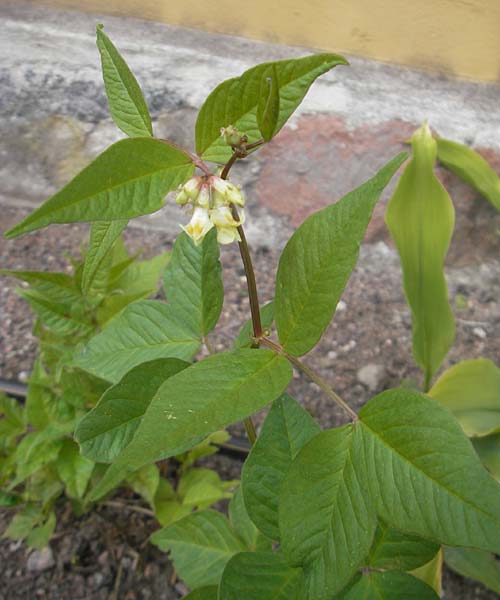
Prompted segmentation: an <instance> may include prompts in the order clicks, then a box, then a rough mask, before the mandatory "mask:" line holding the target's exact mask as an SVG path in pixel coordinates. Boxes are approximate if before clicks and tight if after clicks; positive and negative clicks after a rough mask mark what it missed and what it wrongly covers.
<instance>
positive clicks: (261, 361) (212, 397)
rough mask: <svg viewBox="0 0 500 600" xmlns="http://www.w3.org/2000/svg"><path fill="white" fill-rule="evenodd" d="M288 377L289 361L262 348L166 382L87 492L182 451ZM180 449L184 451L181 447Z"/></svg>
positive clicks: (214, 360)
mask: <svg viewBox="0 0 500 600" xmlns="http://www.w3.org/2000/svg"><path fill="white" fill-rule="evenodd" d="M291 377H292V372H291V367H290V365H289V363H288V361H287V360H286V359H285V358H283V357H282V356H278V355H276V354H274V353H273V352H270V351H267V350H240V351H237V352H223V353H219V354H214V355H212V356H210V357H208V358H206V359H205V360H202V361H200V362H198V363H195V364H194V365H192V366H190V367H188V368H187V369H184V370H183V371H181V372H180V373H178V374H177V375H174V376H173V377H171V378H169V379H168V380H167V381H166V382H165V383H164V384H163V385H162V386H161V387H160V389H159V390H158V392H157V393H156V396H155V397H154V398H153V401H152V402H151V404H150V405H149V407H148V409H147V411H146V414H145V415H144V418H143V420H142V422H141V424H140V426H139V428H138V429H137V431H136V433H135V436H134V439H133V440H132V442H131V443H130V444H129V445H128V446H127V448H126V449H125V450H124V452H123V453H122V454H121V455H120V457H119V459H118V460H117V462H115V463H114V464H113V465H111V467H110V468H109V469H108V471H107V472H106V475H105V476H104V478H103V479H102V480H101V481H100V482H99V485H98V487H97V488H96V489H95V490H94V493H93V494H92V497H93V498H99V497H100V496H101V495H102V494H104V493H106V492H107V491H108V490H109V489H111V488H112V487H113V486H114V485H116V484H117V483H118V481H119V480H120V479H121V478H123V473H124V472H125V473H126V472H127V471H128V472H132V471H134V470H135V469H138V468H139V467H141V466H142V465H144V464H147V463H149V462H152V461H155V460H158V457H159V456H162V457H163V458H166V457H167V456H174V455H176V454H180V453H181V452H182V451H185V450H186V449H187V448H189V447H192V446H194V445H195V444H197V443H199V442H200V441H201V440H200V438H201V439H203V438H204V437H206V436H207V435H209V434H210V433H212V432H214V431H216V430H218V429H221V428H223V427H226V426H227V425H229V424H230V423H234V422H236V421H240V420H242V419H244V418H245V417H247V416H248V415H250V414H251V413H253V412H255V411H257V410H259V409H260V408H263V407H264V406H265V405H266V404H268V403H269V402H271V401H272V400H273V399H274V398H276V397H277V396H279V395H280V394H281V392H282V391H283V389H284V388H285V387H286V386H287V385H288V382H289V381H290V379H291ZM183 447H184V450H181V448H183Z"/></svg>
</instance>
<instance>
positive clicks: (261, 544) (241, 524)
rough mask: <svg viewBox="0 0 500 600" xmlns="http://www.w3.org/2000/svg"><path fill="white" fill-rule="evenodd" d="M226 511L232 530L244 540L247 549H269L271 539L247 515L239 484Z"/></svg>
mask: <svg viewBox="0 0 500 600" xmlns="http://www.w3.org/2000/svg"><path fill="white" fill-rule="evenodd" d="M228 511H229V520H230V521H231V526H232V528H233V530H234V531H235V533H236V534H237V535H238V536H239V537H240V538H241V539H242V540H243V541H244V542H245V545H246V547H247V549H248V550H251V551H253V552H255V551H258V550H271V541H270V540H269V539H267V538H266V537H264V536H263V535H262V533H261V532H260V531H259V530H258V529H257V527H255V525H254V524H253V522H252V520H251V519H250V517H249V516H248V512H247V509H246V508H245V502H244V500H243V493H242V490H241V486H240V487H238V489H237V490H236V491H235V492H234V495H233V499H232V500H231V502H230V503H229V508H228Z"/></svg>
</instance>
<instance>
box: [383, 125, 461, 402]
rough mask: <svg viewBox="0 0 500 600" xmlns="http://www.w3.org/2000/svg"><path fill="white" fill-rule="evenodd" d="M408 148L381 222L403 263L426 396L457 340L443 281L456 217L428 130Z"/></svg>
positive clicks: (424, 127) (420, 131)
mask: <svg viewBox="0 0 500 600" xmlns="http://www.w3.org/2000/svg"><path fill="white" fill-rule="evenodd" d="M412 148H413V156H412V159H411V161H410V162H409V163H408V165H407V167H406V169H405V171H404V173H403V175H402V176H401V179H400V180H399V182H398V185H397V187H396V191H395V192H394V195H393V196H392V198H391V200H390V201H389V204H388V206H387V211H386V214H385V220H386V223H387V227H388V228H389V231H390V232H391V235H392V237H393V239H394V242H395V243H396V247H397V249H398V252H399V255H400V259H401V266H402V268H403V283H404V289H405V293H406V298H407V300H408V304H409V305H410V308H411V312H412V318H413V354H414V356H415V360H416V361H417V363H418V364H419V365H420V366H421V367H422V369H423V370H424V373H425V389H426V390H427V389H428V388H429V384H430V381H431V378H432V376H433V375H434V373H435V372H436V371H437V370H438V368H439V366H440V365H441V362H442V361H443V359H444V357H445V356H446V354H447V353H448V350H449V349H450V346H451V345H452V343H453V339H454V337H455V323H454V320H453V314H452V312H451V308H450V304H449V302H448V288H447V286H446V279H445V277H444V259H445V257H446V253H447V251H448V246H449V244H450V239H451V235H452V233H453V227H454V223H455V211H454V209H453V204H452V202H451V199H450V197H449V195H448V193H447V192H446V190H445V189H444V187H443V186H442V185H441V183H440V181H439V179H438V178H437V177H436V175H435V174H434V163H435V160H436V153H437V147H436V142H435V140H434V139H433V138H432V135H431V132H430V129H429V127H428V126H427V125H426V124H424V125H422V127H421V128H420V129H418V130H417V131H416V132H415V133H414V135H413V137H412Z"/></svg>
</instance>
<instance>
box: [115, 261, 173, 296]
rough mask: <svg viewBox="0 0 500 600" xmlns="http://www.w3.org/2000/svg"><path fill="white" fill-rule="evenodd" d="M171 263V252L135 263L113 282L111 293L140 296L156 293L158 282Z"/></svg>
mask: <svg viewBox="0 0 500 600" xmlns="http://www.w3.org/2000/svg"><path fill="white" fill-rule="evenodd" d="M169 261H170V252H162V253H161V254H158V255H157V256H154V257H153V258H150V259H149V260H140V261H135V262H133V263H132V264H131V265H130V266H129V267H127V269H125V271H124V272H123V273H122V274H121V275H120V277H119V278H118V280H116V281H114V282H113V285H112V288H111V289H110V291H115V290H120V291H121V292H123V293H124V294H127V295H131V294H138V293H146V292H148V291H149V293H153V292H156V291H157V289H158V282H159V280H160V279H161V276H162V275H163V271H164V270H165V267H166V266H167V265H168V263H169Z"/></svg>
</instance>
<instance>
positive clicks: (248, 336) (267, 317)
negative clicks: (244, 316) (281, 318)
mask: <svg viewBox="0 0 500 600" xmlns="http://www.w3.org/2000/svg"><path fill="white" fill-rule="evenodd" d="M260 321H261V323H262V327H263V328H264V330H266V329H271V327H272V324H273V323H274V301H272V300H271V302H268V303H267V304H264V306H261V307H260ZM252 336H253V323H252V319H248V321H246V323H245V324H244V325H243V327H242V328H241V331H240V332H239V334H238V337H237V338H236V339H235V340H234V348H235V349H236V348H250V346H251V345H252Z"/></svg>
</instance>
